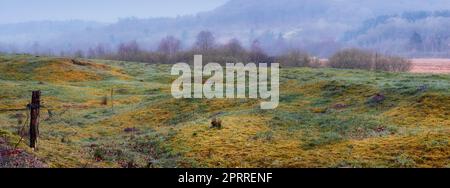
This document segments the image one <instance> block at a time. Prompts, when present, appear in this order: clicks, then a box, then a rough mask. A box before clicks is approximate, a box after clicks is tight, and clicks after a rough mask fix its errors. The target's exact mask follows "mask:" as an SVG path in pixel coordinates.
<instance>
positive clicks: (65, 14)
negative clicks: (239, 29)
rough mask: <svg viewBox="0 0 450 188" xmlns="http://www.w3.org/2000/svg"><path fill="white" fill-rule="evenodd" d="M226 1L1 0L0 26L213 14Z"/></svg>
mask: <svg viewBox="0 0 450 188" xmlns="http://www.w3.org/2000/svg"><path fill="white" fill-rule="evenodd" d="M226 1H227V0H0V24H4V23H17V22H25V21H39V20H70V19H80V20H92V21H100V22H114V21H116V20H117V19H118V18H126V17H138V18H149V17H174V16H178V15H186V14H195V13H198V12H201V11H207V10H212V9H214V8H216V7H218V6H220V5H222V4H224V3H225V2H226Z"/></svg>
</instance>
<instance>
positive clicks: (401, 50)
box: [344, 11, 450, 57]
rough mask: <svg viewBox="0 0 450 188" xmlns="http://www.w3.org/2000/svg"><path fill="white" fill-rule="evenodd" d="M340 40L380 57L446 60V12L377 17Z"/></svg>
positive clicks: (449, 33) (449, 26)
mask: <svg viewBox="0 0 450 188" xmlns="http://www.w3.org/2000/svg"><path fill="white" fill-rule="evenodd" d="M344 40H345V41H346V42H349V43H350V44H352V45H355V46H360V47H366V48H372V49H376V50H378V51H380V52H384V53H395V54H403V55H405V56H416V57H417V56H418V57H420V56H426V57H450V11H435V12H427V11H416V12H405V13H402V14H395V15H384V16H378V17H376V18H373V19H369V20H367V21H365V22H364V24H362V26H361V27H359V28H358V29H355V30H352V31H349V32H348V33H347V34H346V35H345V37H344Z"/></svg>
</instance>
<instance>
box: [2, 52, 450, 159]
mask: <svg viewBox="0 0 450 188" xmlns="http://www.w3.org/2000/svg"><path fill="white" fill-rule="evenodd" d="M170 68H171V66H170V65H149V64H142V63H133V62H117V61H100V60H90V61H87V60H80V61H75V62H74V61H72V60H70V59H63V58H49V57H35V56H28V55H2V56H0V110H1V109H17V108H24V107H25V106H26V105H27V104H28V103H29V101H30V97H31V91H32V90H41V91H42V103H43V105H44V106H45V107H46V108H44V109H42V110H41V111H42V112H41V117H40V119H41V123H40V134H41V135H40V140H39V143H38V147H39V148H38V149H39V150H38V151H34V152H32V151H30V149H28V147H27V145H26V143H27V141H26V139H25V141H23V142H22V143H21V144H20V146H19V147H20V148H21V149H23V150H24V151H26V152H28V153H31V154H32V155H35V156H36V157H37V158H38V159H39V160H40V161H42V162H43V163H44V164H45V165H46V166H48V167H450V144H449V142H450V75H448V74H447V75H444V74H441V75H431V74H412V73H386V72H368V71H359V70H337V69H325V68H320V69H311V68H285V69H282V70H281V78H280V82H281V85H280V95H281V96H280V106H279V107H278V108H277V109H276V110H261V109H260V106H259V104H260V101H257V100H254V99H216V100H206V99H205V100H200V99H179V100H178V99H174V98H173V97H172V96H171V94H170V86H171V82H172V81H173V80H174V79H176V77H174V76H171V75H170ZM111 88H114V109H112V106H111V99H110V93H111V92H110V91H111ZM376 94H381V96H382V97H374V96H375V95H376ZM380 98H381V99H380ZM48 109H50V110H48ZM26 113H27V112H26V111H16V112H13V111H0V137H1V138H3V139H4V140H6V144H9V145H14V144H15V143H17V141H18V140H19V137H20V136H19V130H20V128H21V126H22V124H23V121H25V120H24V119H25V118H26ZM214 116H218V117H220V119H222V121H223V128H222V129H211V128H210V122H211V119H212V117H214Z"/></svg>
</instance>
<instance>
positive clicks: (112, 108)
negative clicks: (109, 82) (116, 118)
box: [111, 88, 114, 113]
mask: <svg viewBox="0 0 450 188" xmlns="http://www.w3.org/2000/svg"><path fill="white" fill-rule="evenodd" d="M111 110H112V112H113V113H114V88H111Z"/></svg>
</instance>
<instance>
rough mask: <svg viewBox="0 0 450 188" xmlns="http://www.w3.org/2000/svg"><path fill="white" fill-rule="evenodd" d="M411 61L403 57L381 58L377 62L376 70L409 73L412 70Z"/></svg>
mask: <svg viewBox="0 0 450 188" xmlns="http://www.w3.org/2000/svg"><path fill="white" fill-rule="evenodd" d="M411 68H412V63H411V61H410V60H408V59H405V58H401V57H380V58H376V60H375V68H374V69H375V70H377V71H389V72H407V71H409V70H411Z"/></svg>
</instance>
